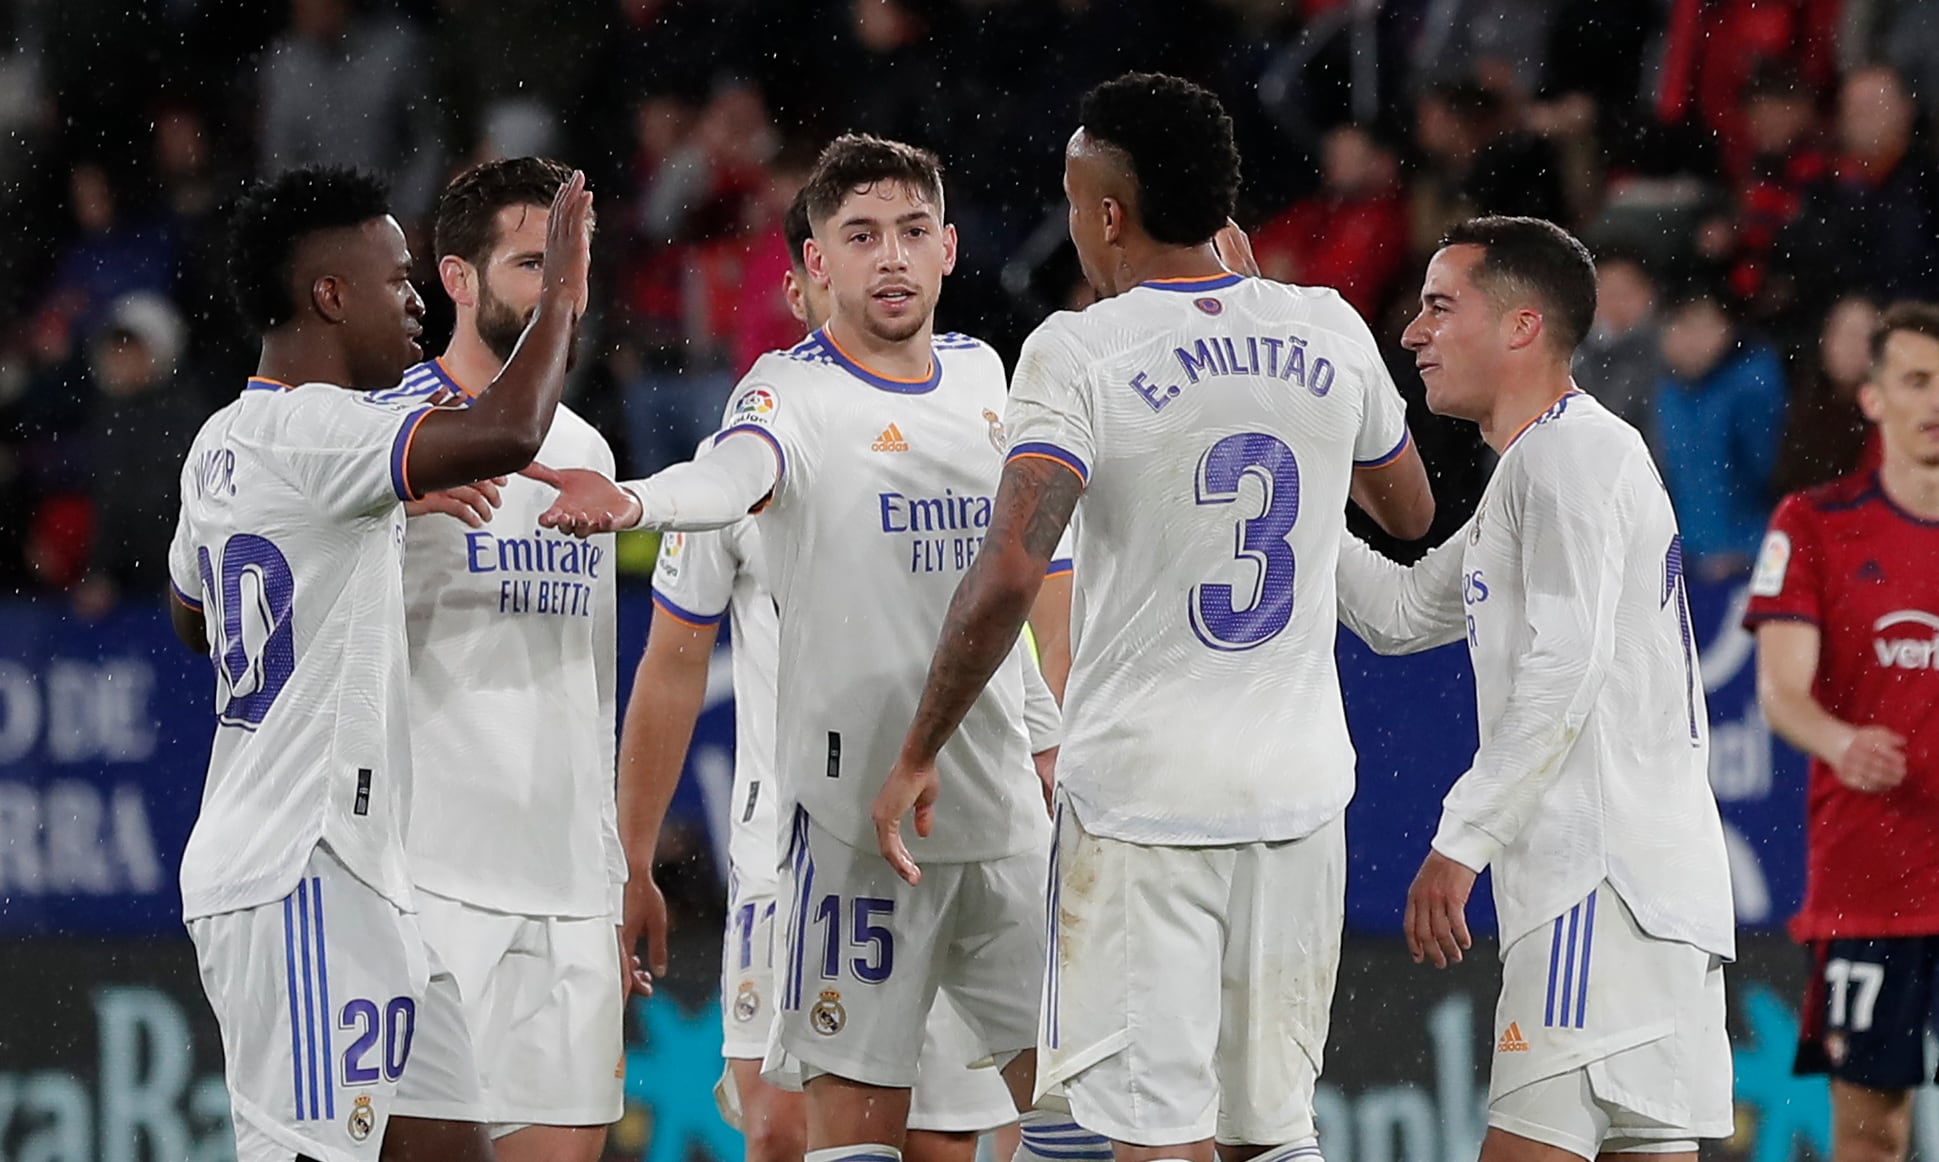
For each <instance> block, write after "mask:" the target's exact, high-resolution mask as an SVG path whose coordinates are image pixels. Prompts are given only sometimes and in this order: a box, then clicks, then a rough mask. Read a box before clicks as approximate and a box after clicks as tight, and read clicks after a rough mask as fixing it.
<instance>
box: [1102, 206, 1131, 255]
mask: <svg viewBox="0 0 1939 1162" xmlns="http://www.w3.org/2000/svg"><path fill="white" fill-rule="evenodd" d="M1099 208H1100V210H1101V212H1102V214H1103V218H1104V241H1105V242H1106V243H1108V244H1110V245H1112V246H1116V245H1117V244H1118V243H1119V242H1120V241H1121V240H1122V239H1123V238H1124V223H1125V205H1124V203H1123V202H1120V201H1118V200H1117V199H1116V198H1108V197H1107V198H1105V199H1104V201H1103V203H1102V204H1101V205H1100V207H1099Z"/></svg>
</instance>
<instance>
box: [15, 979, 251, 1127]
mask: <svg viewBox="0 0 1939 1162" xmlns="http://www.w3.org/2000/svg"><path fill="white" fill-rule="evenodd" d="M94 1014H95V1024H96V1027H97V1029H98V1040H97V1046H98V1062H99V1072H98V1074H97V1075H96V1078H95V1085H94V1088H93V1090H92V1092H90V1090H89V1088H88V1086H87V1084H86V1082H85V1081H84V1080H83V1079H82V1077H81V1076H80V1075H78V1074H77V1073H75V1072H74V1071H71V1070H67V1069H43V1070H36V1071H34V1072H32V1073H4V1072H0V1157H5V1158H10V1159H17V1160H19V1162H29V1160H32V1162H91V1160H94V1159H99V1160H100V1162H136V1160H137V1159H145V1158H169V1159H176V1158H179V1159H184V1160H186V1162H220V1160H225V1159H233V1158H234V1156H235V1138H234V1136H233V1132H232V1130H231V1128H230V1122H229V1094H228V1090H227V1089H226V1088H224V1086H223V1083H222V1075H221V1074H220V1073H216V1072H210V1073H205V1074H203V1075H201V1076H200V1077H197V1076H196V1075H195V1041H194V1036H193V1033H192V1031H191V1028H190V1025H189V1021H188V1017H187V1016H186V1015H185V1014H184V1013H183V1011H182V1007H181V1005H180V1004H179V1003H178V1002H177V1001H176V1000H175V999H174V998H172V997H170V996H169V995H168V994H167V993H164V992H162V991H161V990H159V989H152V988H139V987H137V988H103V989H98V990H96V992H95V994H94ZM97 1110H98V1115H99V1116H98V1118H97V1116H96V1115H97Z"/></svg>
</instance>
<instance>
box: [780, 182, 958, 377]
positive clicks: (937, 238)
mask: <svg viewBox="0 0 1939 1162" xmlns="http://www.w3.org/2000/svg"><path fill="white" fill-rule="evenodd" d="M941 212H942V207H940V206H937V205H935V204H934V203H933V202H932V201H931V200H930V198H929V197H928V196H927V195H926V194H924V193H923V192H921V191H918V190H915V189H912V188H911V187H909V186H908V185H906V184H904V183H902V182H893V181H884V182H876V183H874V184H873V185H869V186H864V187H862V188H861V189H858V190H855V191H853V192H851V193H850V194H849V195H848V197H847V198H845V199H843V201H842V205H841V208H840V209H839V210H837V211H836V212H835V213H834V214H832V215H830V216H829V217H828V218H827V219H826V220H824V221H822V222H818V223H816V224H815V236H814V238H813V240H811V241H810V242H809V244H808V247H807V250H808V264H807V265H808V276H809V279H810V280H811V281H812V282H814V283H815V284H816V286H817V287H820V288H824V289H826V291H827V293H828V297H829V308H830V314H831V315H832V316H834V317H837V318H840V319H841V320H842V321H843V322H844V323H846V324H847V325H849V326H852V327H855V328H857V329H858V330H861V331H864V332H866V333H868V334H870V335H873V336H874V337H876V338H877V339H880V340H882V341H884V342H888V343H900V342H903V341H905V340H907V339H910V338H912V337H914V336H916V335H917V334H919V333H921V332H922V330H923V328H924V327H925V326H927V324H928V323H929V319H930V316H931V315H932V314H933V313H934V312H935V309H936V299H937V297H938V296H939V295H940V294H941V292H942V285H943V276H944V275H946V274H948V273H949V272H950V271H951V270H954V269H955V267H956V229H955V227H953V226H946V225H944V224H943V223H942V221H941V217H940V215H941Z"/></svg>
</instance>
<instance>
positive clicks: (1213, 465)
mask: <svg viewBox="0 0 1939 1162" xmlns="http://www.w3.org/2000/svg"><path fill="white" fill-rule="evenodd" d="M1248 474H1252V475H1256V476H1257V477H1258V478H1259V482H1260V484H1262V485H1263V486H1264V487H1265V490H1266V503H1265V506H1264V508H1263V509H1261V511H1260V512H1259V515H1257V516H1254V517H1249V518H1246V519H1243V520H1241V521H1240V522H1239V526H1238V528H1237V530H1236V531H1235V534H1234V536H1235V540H1236V541H1237V546H1236V548H1235V549H1234V555H1235V556H1236V557H1238V558H1239V559H1240V560H1243V561H1251V562H1253V563H1254V564H1255V565H1256V566H1257V567H1258V570H1259V574H1258V579H1257V580H1256V581H1254V582H1253V586H1252V593H1251V600H1250V601H1248V602H1247V603H1246V604H1245V606H1244V607H1240V606H1238V605H1236V604H1235V603H1234V597H1235V596H1236V593H1235V589H1234V587H1233V586H1231V585H1226V584H1215V583H1213V582H1209V581H1208V582H1205V583H1203V584H1200V585H1194V586H1192V591H1191V594H1190V595H1189V597H1188V600H1189V601H1190V602H1191V613H1192V632H1194V633H1196V634H1197V635H1198V640H1200V641H1202V642H1204V643H1205V644H1206V645H1208V646H1211V647H1212V648H1213V649H1215V650H1228V651H1231V650H1249V649H1252V648H1253V647H1254V646H1257V645H1261V644H1263V643H1265V642H1269V641H1271V640H1272V639H1273V638H1275V637H1277V636H1278V635H1279V632H1280V631H1281V630H1283V629H1285V628H1286V623H1287V622H1289V621H1291V620H1292V617H1293V576H1294V573H1295V567H1294V561H1293V545H1292V541H1291V540H1290V539H1289V538H1290V537H1291V536H1292V535H1293V524H1294V522H1296V521H1298V520H1299V464H1298V462H1297V461H1295V460H1294V459H1293V450H1292V449H1291V448H1288V447H1287V446H1286V445H1285V442H1284V441H1282V440H1280V439H1279V437H1277V436H1269V435H1267V434H1265V433H1264V432H1241V433H1239V434H1237V435H1233V436H1227V437H1225V438H1224V439H1223V440H1220V441H1219V442H1218V443H1216V444H1213V445H1212V446H1211V448H1209V449H1207V450H1206V453H1205V455H1204V457H1203V458H1201V459H1200V460H1199V462H1198V480H1197V500H1198V503H1199V504H1201V505H1208V504H1231V503H1233V502H1235V501H1237V500H1238V499H1239V483H1240V482H1241V481H1242V480H1244V479H1245V478H1246V476H1247V475H1248Z"/></svg>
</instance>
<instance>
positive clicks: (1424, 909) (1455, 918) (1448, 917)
mask: <svg viewBox="0 0 1939 1162" xmlns="http://www.w3.org/2000/svg"><path fill="white" fill-rule="evenodd" d="M1474 881H1475V873H1474V872H1473V871H1472V870H1471V869H1469V868H1468V867H1466V866H1464V865H1462V864H1459V863H1456V862H1455V861H1453V860H1451V859H1449V858H1448V857H1447V856H1445V855H1442V854H1441V853H1440V852H1438V851H1430V852H1428V853H1427V859H1426V860H1424V861H1423V862H1422V863H1421V870H1420V871H1419V872H1417V873H1416V874H1415V876H1414V884H1413V886H1412V887H1410V888H1408V889H1407V916H1406V918H1405V919H1403V920H1402V921H1401V930H1402V931H1403V932H1405V933H1406V934H1407V951H1408V952H1409V953H1410V954H1412V955H1413V957H1414V963H1415V964H1419V963H1420V962H1421V961H1422V960H1423V959H1426V960H1431V961H1433V962H1434V967H1435V968H1446V967H1447V966H1448V965H1450V964H1459V963H1461V953H1462V952H1463V951H1464V950H1466V949H1468V948H1470V947H1472V946H1473V944H1474V938H1473V937H1471V936H1469V935H1468V894H1469V893H1470V892H1472V891H1474Z"/></svg>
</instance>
